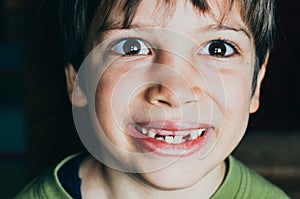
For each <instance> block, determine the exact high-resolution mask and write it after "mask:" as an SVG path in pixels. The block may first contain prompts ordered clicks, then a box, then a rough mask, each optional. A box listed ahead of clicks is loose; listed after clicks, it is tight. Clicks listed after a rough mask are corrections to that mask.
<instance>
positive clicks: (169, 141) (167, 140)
mask: <svg viewBox="0 0 300 199" xmlns="http://www.w3.org/2000/svg"><path fill="white" fill-rule="evenodd" d="M173 140H174V137H173V136H166V137H165V142H167V143H169V144H171V143H172V142H173Z"/></svg>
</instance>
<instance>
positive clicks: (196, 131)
mask: <svg viewBox="0 0 300 199" xmlns="http://www.w3.org/2000/svg"><path fill="white" fill-rule="evenodd" d="M190 135H191V138H192V140H195V139H196V138H197V137H198V130H193V131H192V132H191V133H190Z"/></svg>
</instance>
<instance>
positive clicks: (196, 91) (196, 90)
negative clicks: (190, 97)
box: [193, 87, 201, 97]
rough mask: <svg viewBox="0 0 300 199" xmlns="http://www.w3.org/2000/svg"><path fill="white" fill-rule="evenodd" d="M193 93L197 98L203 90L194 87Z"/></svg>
mask: <svg viewBox="0 0 300 199" xmlns="http://www.w3.org/2000/svg"><path fill="white" fill-rule="evenodd" d="M193 92H194V94H195V95H196V96H197V97H199V96H200V95H201V89H200V88H199V87H193Z"/></svg>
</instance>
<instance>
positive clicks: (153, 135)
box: [148, 129, 155, 138]
mask: <svg viewBox="0 0 300 199" xmlns="http://www.w3.org/2000/svg"><path fill="white" fill-rule="evenodd" d="M148 136H149V137H151V138H154V137H155V132H154V130H152V129H150V130H149V132H148Z"/></svg>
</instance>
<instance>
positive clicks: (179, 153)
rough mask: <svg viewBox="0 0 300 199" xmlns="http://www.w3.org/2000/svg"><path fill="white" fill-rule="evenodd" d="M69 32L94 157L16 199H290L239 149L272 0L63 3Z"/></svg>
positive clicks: (74, 98) (76, 160)
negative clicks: (243, 159)
mask: <svg viewBox="0 0 300 199" xmlns="http://www.w3.org/2000/svg"><path fill="white" fill-rule="evenodd" d="M61 28H62V32H63V35H62V36H63V37H62V38H63V42H64V47H65V56H66V61H67V62H66V69H65V72H66V79H67V87H68V92H69V96H70V100H71V102H72V104H73V105H74V106H77V107H85V106H87V107H88V113H87V114H88V115H84V114H83V113H81V112H79V111H78V109H76V108H74V111H73V116H74V120H75V124H76V127H77V130H78V133H79V135H80V137H81V139H82V141H83V143H84V144H85V146H86V147H87V149H88V151H89V152H90V153H91V154H92V155H93V156H91V155H88V154H86V153H82V154H79V155H73V156H71V157H69V158H67V159H65V160H63V161H62V162H61V163H60V164H59V165H58V166H57V167H56V168H55V169H54V171H51V173H49V174H46V175H45V176H44V177H43V178H38V179H36V180H35V181H34V182H32V183H31V184H30V185H29V186H27V187H26V188H25V189H24V190H23V192H22V193H20V194H19V195H18V196H17V198H112V199H119V198H130V199H133V198H146V199H147V198H149V199H150V198H172V199H175V198H189V199H190V198H191V199H193V198H288V197H287V196H286V195H285V194H284V193H283V192H282V191H281V190H279V189H278V188H277V187H275V186H274V185H272V184H270V183H269V182H267V181H266V180H264V179H263V178H261V177H260V176H258V175H257V174H256V173H255V172H253V171H251V170H249V169H248V168H246V167H245V166H243V165H242V164H241V163H239V162H238V161H237V160H235V159H234V158H233V157H231V156H230V153H231V152H232V150H233V149H234V148H235V147H236V146H237V144H238V143H239V141H240V140H241V138H242V137H243V135H244V133H245V130H246V126H247V122H248V117H249V113H253V112H255V111H256V110H257V109H258V106H259V90H260V85H261V82H262V80H263V77H264V74H265V70H266V65H267V61H268V56H269V52H270V48H271V47H272V44H273V41H274V38H275V29H276V25H275V3H274V1H273V0H259V1H252V0H242V1H240V0H239V1H238V0H231V1H224V0H216V1H214V0H207V1H205V0H198V1H195V0H183V1H179V0H169V1H167V0H165V1H163V0H162V1H152V0H141V1H138V0H117V1H115V0H103V1H99V2H98V1H85V0H76V1H68V0H62V1H61ZM84 58H85V60H84ZM83 60H84V61H83ZM79 66H80V67H79ZM87 118H88V119H87ZM89 124H91V125H90V126H89Z"/></svg>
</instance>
